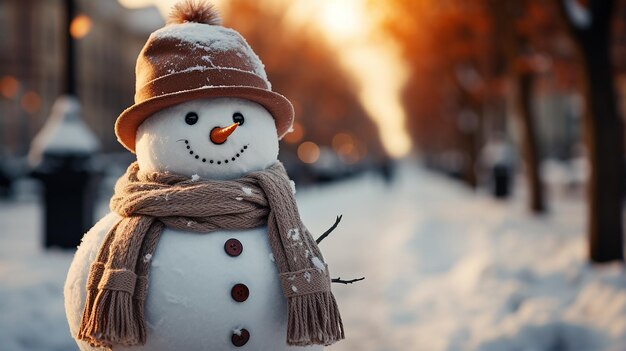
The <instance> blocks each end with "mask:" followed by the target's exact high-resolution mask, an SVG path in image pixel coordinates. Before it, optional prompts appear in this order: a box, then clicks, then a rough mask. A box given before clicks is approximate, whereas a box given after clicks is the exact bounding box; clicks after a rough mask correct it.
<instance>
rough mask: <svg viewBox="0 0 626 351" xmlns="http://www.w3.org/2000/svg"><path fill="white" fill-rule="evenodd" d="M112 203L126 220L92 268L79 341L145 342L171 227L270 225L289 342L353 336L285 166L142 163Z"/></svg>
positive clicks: (205, 229)
mask: <svg viewBox="0 0 626 351" xmlns="http://www.w3.org/2000/svg"><path fill="white" fill-rule="evenodd" d="M110 207H111V210H112V211H115V212H117V213H118V214H120V216H121V217H122V218H121V219H120V221H119V222H118V223H117V224H116V225H115V226H113V228H112V229H111V230H110V231H109V232H108V234H107V235H106V237H105V239H104V241H103V243H102V245H101V246H100V249H99V251H98V255H97V257H96V260H95V261H94V262H93V263H92V265H91V267H90V273H89V278H88V280H87V298H86V302H85V309H84V311H83V317H82V321H81V324H80V329H79V332H78V338H79V339H81V340H84V341H87V342H89V343H90V344H92V345H93V346H100V347H108V348H111V347H112V345H114V344H121V345H127V346H131V345H141V344H145V342H146V338H147V336H146V326H145V320H144V303H145V299H146V294H147V286H148V276H149V272H150V262H151V260H150V258H151V256H152V255H153V254H154V252H155V249H156V246H157V244H158V242H159V237H160V235H161V232H162V231H163V228H165V227H166V226H167V227H169V228H175V229H184V230H187V231H194V232H198V233H202V234H200V235H211V234H210V233H211V232H213V231H216V230H237V229H247V228H256V227H259V226H264V225H267V228H268V233H267V234H268V237H269V242H270V246H271V250H272V253H273V255H274V260H275V263H276V266H277V267H278V273H279V278H280V283H281V287H282V291H283V294H284V295H285V297H286V298H287V306H288V314H289V317H288V325H287V344H289V345H301V346H304V345H311V344H320V345H330V344H332V343H334V342H335V341H338V340H341V339H343V338H344V331H343V324H342V321H341V316H340V315H339V310H338V308H337V302H336V301H335V297H334V296H333V294H332V292H331V290H330V277H329V273H328V266H327V265H326V264H325V263H324V261H323V258H322V254H321V252H320V250H319V248H318V246H317V244H316V243H315V240H314V239H313V238H312V237H311V234H310V233H309V231H308V230H307V229H306V227H305V226H304V224H303V223H302V221H301V219H300V215H299V214H298V208H297V205H296V201H295V199H294V196H293V192H292V188H291V184H290V180H289V177H288V176H287V173H286V171H285V168H284V167H283V165H282V164H281V163H280V162H277V163H275V164H274V165H272V166H271V167H269V168H268V169H266V170H263V171H258V172H252V173H250V174H248V175H246V176H244V177H242V178H239V179H236V180H226V181H220V180H199V179H196V177H193V178H191V179H190V178H188V177H182V176H179V175H174V174H169V173H156V172H151V173H148V172H141V171H140V169H139V166H138V165H137V163H136V162H135V163H133V164H131V165H130V167H128V170H127V171H126V173H125V174H124V175H123V176H122V177H121V178H120V179H119V180H118V181H117V184H116V185H115V194H114V196H113V198H112V199H111V203H110Z"/></svg>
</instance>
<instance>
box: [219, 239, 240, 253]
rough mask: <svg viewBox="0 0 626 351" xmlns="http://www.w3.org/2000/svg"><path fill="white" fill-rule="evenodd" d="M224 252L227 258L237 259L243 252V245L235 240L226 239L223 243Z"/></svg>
mask: <svg viewBox="0 0 626 351" xmlns="http://www.w3.org/2000/svg"><path fill="white" fill-rule="evenodd" d="M224 251H226V253H227V254H228V256H232V257H237V256H239V255H241V253H242V252H243V245H242V244H241V241H239V240H237V239H234V238H233V239H228V240H226V243H224Z"/></svg>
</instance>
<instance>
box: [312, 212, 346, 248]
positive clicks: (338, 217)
mask: <svg viewBox="0 0 626 351" xmlns="http://www.w3.org/2000/svg"><path fill="white" fill-rule="evenodd" d="M341 217H343V215H339V216H337V219H336V220H335V224H333V226H332V227H330V228H328V230H327V231H325V232H324V234H322V235H320V237H319V238H317V240H315V242H316V243H318V244H319V243H321V242H322V240H324V239H326V237H327V236H328V235H329V234H330V233H332V231H333V230H335V228H337V225H339V222H341Z"/></svg>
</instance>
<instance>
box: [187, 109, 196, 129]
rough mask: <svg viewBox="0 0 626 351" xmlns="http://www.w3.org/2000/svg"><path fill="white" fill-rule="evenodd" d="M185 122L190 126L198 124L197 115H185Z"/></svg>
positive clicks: (192, 113) (190, 113) (191, 113)
mask: <svg viewBox="0 0 626 351" xmlns="http://www.w3.org/2000/svg"><path fill="white" fill-rule="evenodd" d="M185 122H186V123H187V124H189V125H190V126H192V125H194V124H196V123H197V122H198V114H197V113H195V112H189V113H187V115H185Z"/></svg>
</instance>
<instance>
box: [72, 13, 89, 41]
mask: <svg viewBox="0 0 626 351" xmlns="http://www.w3.org/2000/svg"><path fill="white" fill-rule="evenodd" d="M92 26H93V23H92V21H91V18H89V16H87V15H78V16H76V17H74V19H73V20H72V23H71V24H70V34H71V35H72V38H74V39H81V38H84V37H85V36H86V35H87V34H89V32H90V31H91V27H92Z"/></svg>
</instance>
